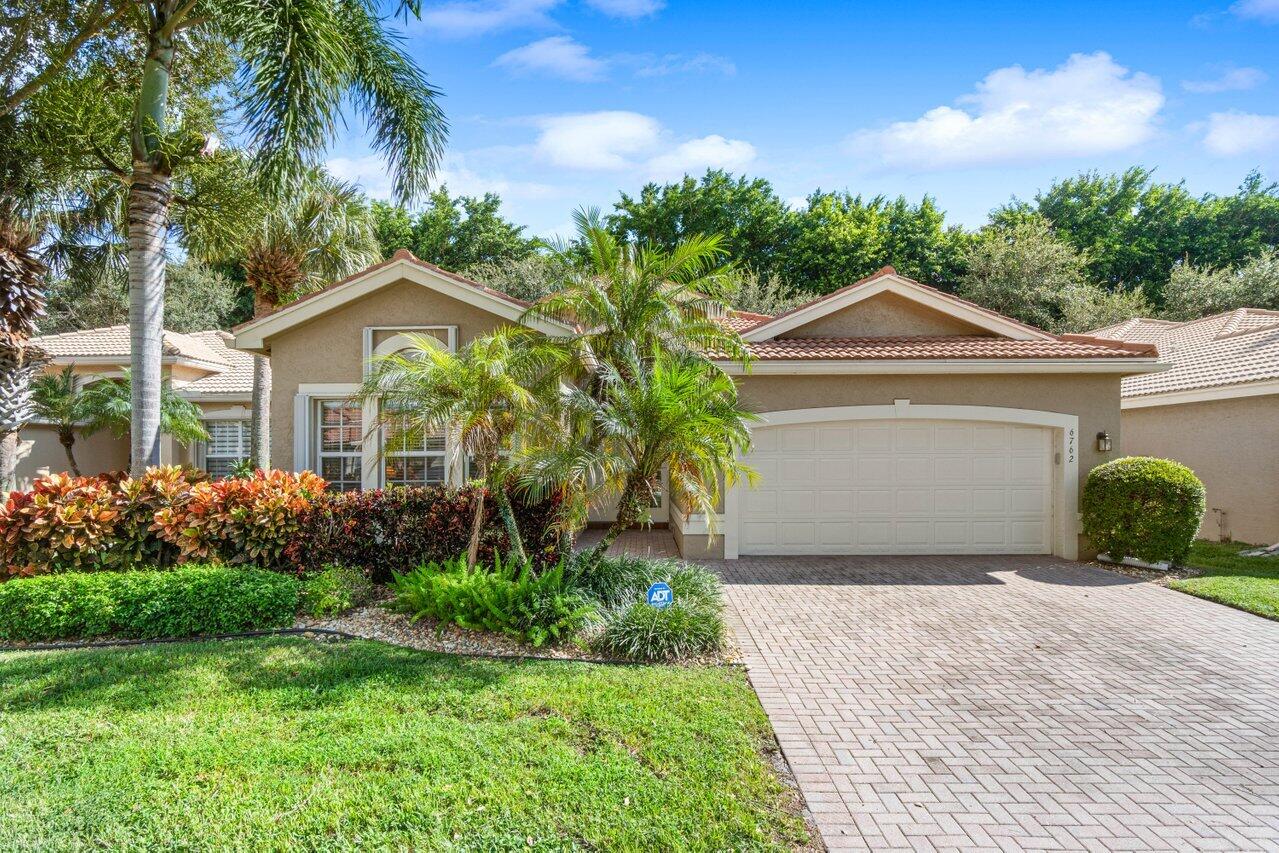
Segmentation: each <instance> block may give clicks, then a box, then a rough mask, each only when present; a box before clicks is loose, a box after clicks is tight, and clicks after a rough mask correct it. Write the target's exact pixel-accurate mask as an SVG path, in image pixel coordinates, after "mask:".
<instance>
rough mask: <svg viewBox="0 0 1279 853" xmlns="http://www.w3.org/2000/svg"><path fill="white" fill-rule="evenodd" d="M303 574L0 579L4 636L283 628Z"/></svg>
mask: <svg viewBox="0 0 1279 853" xmlns="http://www.w3.org/2000/svg"><path fill="white" fill-rule="evenodd" d="M298 586H299V584H298V581H297V580H296V579H294V578H292V577H288V576H286V575H281V574H278V573H274V572H267V571H261V570H256V569H234V568H228V567H225V566H209V565H187V566H182V567H180V568H177V569H174V570H173V571H168V572H93V573H88V572H67V573H64V574H56V575H42V576H39V577H33V578H17V579H14V580H10V581H8V582H6V583H3V584H0V639H2V640H8V641H25V642H43V641H49V640H62V639H86V638H91V637H102V636H114V637H132V638H139V639H149V638H155V637H189V636H196V635H200V634H228V633H234V632H237V631H252V630H257V629H264V628H280V627H286V626H288V625H290V624H292V622H293V617H294V614H295V613H296V612H297V606H298Z"/></svg>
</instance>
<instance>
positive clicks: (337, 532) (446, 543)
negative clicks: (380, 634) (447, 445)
mask: <svg viewBox="0 0 1279 853" xmlns="http://www.w3.org/2000/svg"><path fill="white" fill-rule="evenodd" d="M475 495H476V487H469V488H465V489H457V488H452V487H449V486H423V487H413V488H390V489H376V490H370V491H366V492H337V493H334V492H326V493H325V494H324V495H323V496H321V497H319V498H317V499H316V500H314V501H313V502H312V504H311V506H310V507H309V508H308V510H307V511H306V512H305V513H304V514H303V516H302V518H301V519H300V520H299V529H298V531H297V534H296V535H295V536H294V538H293V541H292V542H291V543H290V545H289V547H288V548H287V551H286V553H287V555H288V557H289V558H290V560H291V561H292V563H293V565H294V566H296V567H297V568H298V569H299V570H300V571H304V572H309V571H317V570H319V569H320V568H322V567H323V566H325V565H327V564H329V563H340V564H342V565H345V566H351V567H354V568H358V569H360V570H361V571H363V572H364V574H365V575H366V576H368V577H369V578H372V579H373V580H374V581H377V582H379V583H381V582H385V581H389V580H390V579H391V575H392V572H402V571H407V570H408V569H410V568H412V567H413V566H420V565H423V564H426V563H432V562H437V563H442V562H444V561H447V560H449V559H451V558H452V557H453V556H455V555H456V554H459V553H461V552H463V551H465V550H466V546H467V544H468V542H469V540H470V536H471V514H472V508H473V507H474V505H475V504H474V503H473V501H474V499H475ZM511 503H512V505H513V507H514V509H515V520H516V523H517V524H518V526H519V529H520V533H521V535H522V537H523V539H524V549H525V551H526V552H527V553H528V555H529V557H530V558H532V559H533V561H534V564H535V565H536V566H537V567H539V568H541V567H546V566H550V565H554V564H555V563H556V562H557V561H558V559H559V556H558V553H557V551H556V541H555V536H554V533H553V532H552V530H551V525H552V522H553V521H554V517H555V512H556V503H555V502H554V501H544V502H541V503H537V504H532V503H526V502H524V501H523V500H521V499H520V498H519V497H518V496H515V495H513V496H512V501H511ZM485 504H486V510H485V512H486V517H485V521H484V531H483V533H482V535H481V540H480V546H481V547H480V561H481V562H491V561H492V560H493V555H494V554H495V553H497V552H502V551H505V550H506V549H507V547H508V546H509V542H507V538H506V532H505V531H504V530H503V528H502V525H501V523H500V522H499V520H498V519H497V515H496V507H495V506H494V505H493V501H491V500H490V501H486V502H485Z"/></svg>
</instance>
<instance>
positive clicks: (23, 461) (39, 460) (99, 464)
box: [17, 424, 129, 489]
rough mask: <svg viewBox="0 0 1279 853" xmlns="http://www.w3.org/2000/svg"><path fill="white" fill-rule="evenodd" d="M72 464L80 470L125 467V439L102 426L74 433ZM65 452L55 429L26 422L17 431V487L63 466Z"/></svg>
mask: <svg viewBox="0 0 1279 853" xmlns="http://www.w3.org/2000/svg"><path fill="white" fill-rule="evenodd" d="M73 449H74V451H75V458H76V464H77V465H78V466H79V468H80V473H81V474H85V475H88V474H103V473H106V472H107V471H122V470H124V469H126V468H128V467H129V442H128V440H127V439H123V438H116V437H115V436H113V435H112V434H111V433H110V432H108V431H106V430H104V431H102V432H99V433H96V434H94V435H91V436H89V437H88V438H84V437H82V436H79V435H77V436H76V442H75V446H74V448H73ZM67 467H68V466H67V454H66V451H65V450H63V449H62V445H61V444H60V443H59V442H58V431H57V430H56V429H54V428H53V427H49V426H43V425H41V424H28V425H27V426H25V427H23V428H22V432H21V433H20V434H19V445H18V471H17V474H18V488H20V489H27V488H30V487H31V481H32V480H35V479H38V478H40V477H44V476H47V475H49V474H58V473H61V472H63V471H66V470H67Z"/></svg>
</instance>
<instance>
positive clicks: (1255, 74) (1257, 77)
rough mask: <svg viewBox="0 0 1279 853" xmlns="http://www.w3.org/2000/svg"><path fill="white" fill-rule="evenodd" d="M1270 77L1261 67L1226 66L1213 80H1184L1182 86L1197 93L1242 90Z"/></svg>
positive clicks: (1255, 86) (1255, 85)
mask: <svg viewBox="0 0 1279 853" xmlns="http://www.w3.org/2000/svg"><path fill="white" fill-rule="evenodd" d="M1268 79H1270V78H1269V77H1268V76H1267V75H1266V72H1264V71H1262V70H1261V69H1260V68H1226V69H1224V70H1223V71H1222V72H1221V74H1220V75H1219V76H1218V77H1216V79H1213V80H1183V81H1182V83H1181V88H1183V89H1185V90H1186V91H1187V92H1193V93H1195V94H1197V95H1205V94H1209V95H1210V94H1215V93H1217V92H1242V91H1245V90H1247V89H1255V88H1257V87H1258V86H1260V85H1261V84H1262V83H1264V82H1266V80H1268Z"/></svg>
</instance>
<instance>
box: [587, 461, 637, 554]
mask: <svg viewBox="0 0 1279 853" xmlns="http://www.w3.org/2000/svg"><path fill="white" fill-rule="evenodd" d="M644 483H645V479H644V478H643V477H640V476H638V475H632V476H631V477H630V478H629V479H627V481H626V485H625V486H624V487H623V488H622V496H621V497H620V498H619V499H618V501H617V517H616V518H615V519H614V520H613V523H612V524H611V525H609V528H608V530H607V531H606V532H605V533H604V538H603V539H601V540H600V541H599V544H598V545H596V546H595V550H594V551H592V552H591V562H592V563H597V562H599V560H600V558H601V557H603V556H604V555H605V554H607V553H608V549H609V548H610V547H611V546H612V544H613V543H614V542H616V541H617V537H619V536H621V535H622V533H624V532H625V531H627V530H629V529H630V528H631V526H632V525H633V524H635V522H636V521H638V520H639V517H640V512H641V510H642V502H643V495H644V489H643V486H644Z"/></svg>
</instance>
